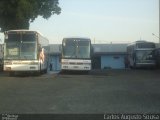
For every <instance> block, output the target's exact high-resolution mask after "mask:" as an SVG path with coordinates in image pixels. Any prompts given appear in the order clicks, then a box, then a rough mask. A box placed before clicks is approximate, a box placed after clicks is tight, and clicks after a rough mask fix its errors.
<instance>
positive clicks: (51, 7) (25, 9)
mask: <svg viewBox="0 0 160 120" xmlns="http://www.w3.org/2000/svg"><path fill="white" fill-rule="evenodd" d="M58 5H59V2H58V0H0V28H1V31H2V32H3V31H6V30H9V29H29V24H30V23H31V22H33V21H34V20H35V18H37V17H38V16H42V17H43V18H45V19H48V18H49V17H50V16H51V15H53V14H57V15H58V14H60V12H61V8H60V7H59V6H58Z"/></svg>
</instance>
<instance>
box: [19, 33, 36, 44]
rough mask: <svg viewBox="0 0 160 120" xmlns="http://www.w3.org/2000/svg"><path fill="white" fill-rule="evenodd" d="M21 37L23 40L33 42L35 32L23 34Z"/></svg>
mask: <svg viewBox="0 0 160 120" xmlns="http://www.w3.org/2000/svg"><path fill="white" fill-rule="evenodd" d="M22 38H23V39H22V41H23V42H33V41H36V36H35V34H23V35H22Z"/></svg>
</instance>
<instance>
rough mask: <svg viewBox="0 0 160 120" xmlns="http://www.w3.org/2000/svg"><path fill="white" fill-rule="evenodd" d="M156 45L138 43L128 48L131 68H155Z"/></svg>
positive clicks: (145, 42) (144, 42) (143, 42)
mask: <svg viewBox="0 0 160 120" xmlns="http://www.w3.org/2000/svg"><path fill="white" fill-rule="evenodd" d="M155 47H156V46H155V43H153V42H147V41H136V42H134V43H131V44H129V45H128V46H127V55H128V64H129V66H130V67H131V68H138V67H155V58H154V49H155Z"/></svg>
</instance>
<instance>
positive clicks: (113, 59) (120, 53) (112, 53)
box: [92, 44, 127, 69]
mask: <svg viewBox="0 0 160 120" xmlns="http://www.w3.org/2000/svg"><path fill="white" fill-rule="evenodd" d="M126 48H127V44H93V58H92V61H93V62H92V66H93V69H124V68H125V64H124V59H125V56H126V54H127V53H126Z"/></svg>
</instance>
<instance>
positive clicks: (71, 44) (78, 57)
mask: <svg viewBox="0 0 160 120" xmlns="http://www.w3.org/2000/svg"><path fill="white" fill-rule="evenodd" d="M61 70H62V71H65V70H75V71H90V70H91V40H90V39H89V38H76V37H75V38H74V37H73V38H64V39H63V41H62V56H61Z"/></svg>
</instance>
